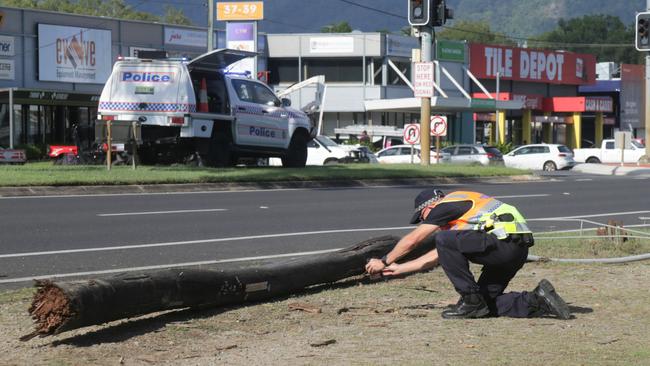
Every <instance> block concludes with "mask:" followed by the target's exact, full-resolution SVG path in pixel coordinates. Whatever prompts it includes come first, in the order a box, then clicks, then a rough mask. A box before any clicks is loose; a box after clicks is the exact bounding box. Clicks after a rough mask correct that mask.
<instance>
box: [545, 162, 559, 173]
mask: <svg viewBox="0 0 650 366" xmlns="http://www.w3.org/2000/svg"><path fill="white" fill-rule="evenodd" d="M542 169H544V171H546V172H552V171H555V170H557V165H555V163H554V162H552V161H547V162H546V163H544V167H543V168H542Z"/></svg>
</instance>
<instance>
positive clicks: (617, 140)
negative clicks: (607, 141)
mask: <svg viewBox="0 0 650 366" xmlns="http://www.w3.org/2000/svg"><path fill="white" fill-rule="evenodd" d="M614 148H616V149H621V166H623V162H624V161H625V149H631V148H632V133H631V132H629V131H618V132H614Z"/></svg>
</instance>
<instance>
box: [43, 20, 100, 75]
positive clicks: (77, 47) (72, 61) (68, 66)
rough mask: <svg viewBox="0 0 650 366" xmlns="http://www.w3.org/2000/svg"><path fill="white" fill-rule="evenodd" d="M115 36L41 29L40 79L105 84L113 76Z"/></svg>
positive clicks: (93, 31) (55, 27)
mask: <svg viewBox="0 0 650 366" xmlns="http://www.w3.org/2000/svg"><path fill="white" fill-rule="evenodd" d="M111 66H112V62H111V32H110V31H107V30H102V29H89V28H79V27H65V26H58V25H48V24H39V25H38V79H39V80H41V81H61V82H71V83H90V84H103V83H105V82H106V80H107V79H108V77H109V75H110V73H111Z"/></svg>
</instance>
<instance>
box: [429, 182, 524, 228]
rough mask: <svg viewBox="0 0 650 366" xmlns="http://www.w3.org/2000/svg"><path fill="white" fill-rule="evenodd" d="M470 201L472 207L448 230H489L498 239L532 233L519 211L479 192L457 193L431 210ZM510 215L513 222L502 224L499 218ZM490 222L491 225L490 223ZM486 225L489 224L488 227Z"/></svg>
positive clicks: (449, 225) (450, 224) (451, 224)
mask: <svg viewBox="0 0 650 366" xmlns="http://www.w3.org/2000/svg"><path fill="white" fill-rule="evenodd" d="M462 201H469V202H471V203H472V207H471V208H470V209H469V210H467V212H465V213H464V214H463V215H462V216H461V217H459V218H457V219H456V220H453V221H450V222H449V224H448V227H445V229H448V230H487V232H490V233H494V234H495V235H496V236H497V238H499V239H503V238H506V237H507V236H508V235H509V234H515V233H517V234H519V233H531V231H530V229H529V228H528V226H527V225H526V220H525V219H524V217H523V216H522V215H521V214H520V213H519V211H518V210H517V209H516V208H515V207H514V206H511V205H507V204H505V203H503V202H501V201H499V200H497V199H495V198H492V197H490V196H487V195H484V194H482V193H478V192H469V191H456V192H451V193H450V194H448V195H446V196H445V197H443V198H442V199H441V200H439V201H437V202H435V203H433V204H431V206H429V207H431V208H433V207H435V206H437V205H439V204H442V203H449V202H462ZM503 214H510V215H511V216H512V218H513V219H512V221H507V222H500V221H499V220H498V218H497V217H498V216H500V215H503ZM488 222H489V223H488ZM486 223H488V224H487V225H486Z"/></svg>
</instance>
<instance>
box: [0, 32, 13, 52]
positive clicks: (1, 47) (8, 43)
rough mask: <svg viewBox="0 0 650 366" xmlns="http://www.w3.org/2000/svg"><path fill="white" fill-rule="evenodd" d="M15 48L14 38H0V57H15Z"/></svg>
mask: <svg viewBox="0 0 650 366" xmlns="http://www.w3.org/2000/svg"><path fill="white" fill-rule="evenodd" d="M15 55H16V46H15V43H14V37H10V36H0V56H15Z"/></svg>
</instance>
